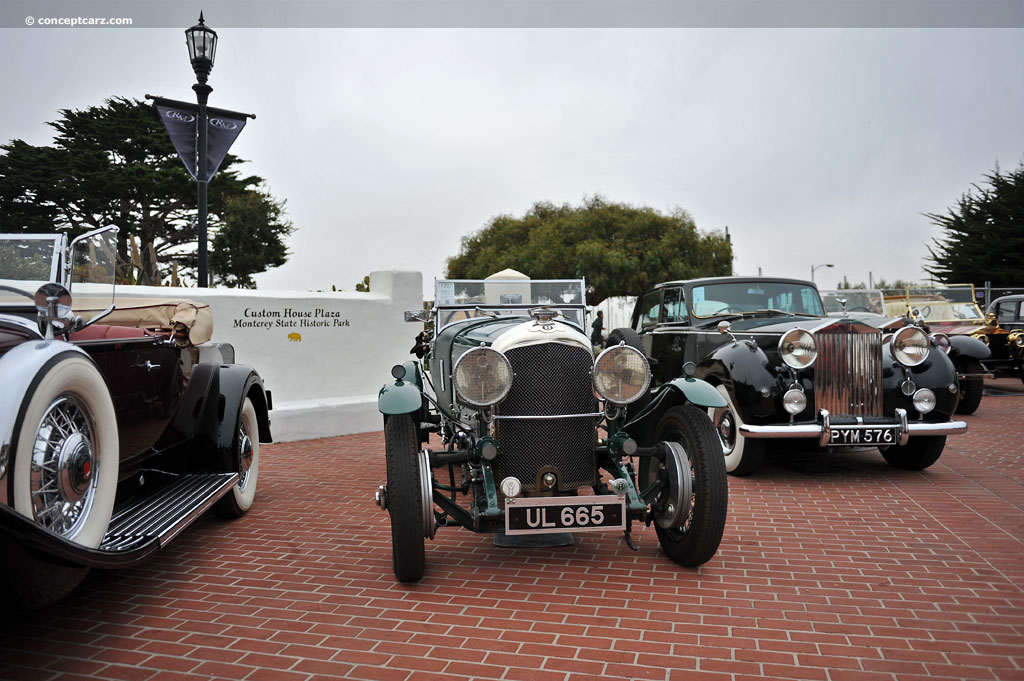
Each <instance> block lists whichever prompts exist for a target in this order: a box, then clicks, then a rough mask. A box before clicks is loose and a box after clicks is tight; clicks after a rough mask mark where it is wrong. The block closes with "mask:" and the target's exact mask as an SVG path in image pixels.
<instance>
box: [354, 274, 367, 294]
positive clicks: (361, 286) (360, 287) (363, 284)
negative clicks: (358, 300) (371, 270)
mask: <svg viewBox="0 0 1024 681" xmlns="http://www.w3.org/2000/svg"><path fill="white" fill-rule="evenodd" d="M356 291H358V292H359V293H369V292H370V275H369V274H367V275H366V276H365V277H363V280H362V281H357V282H356Z"/></svg>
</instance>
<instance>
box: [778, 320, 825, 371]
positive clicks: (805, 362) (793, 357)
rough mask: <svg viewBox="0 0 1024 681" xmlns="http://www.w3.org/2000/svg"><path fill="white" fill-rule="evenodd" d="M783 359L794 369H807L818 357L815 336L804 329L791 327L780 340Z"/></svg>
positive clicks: (780, 351) (780, 352)
mask: <svg viewBox="0 0 1024 681" xmlns="http://www.w3.org/2000/svg"><path fill="white" fill-rule="evenodd" d="M779 354H780V355H781V356H782V361H783V362H785V363H786V364H787V365H788V366H791V367H793V368H794V369H806V368H807V367H809V366H811V365H812V364H814V360H815V359H816V358H817V357H818V346H817V345H815V343H814V336H812V335H811V334H810V333H808V332H807V331H804V330H803V329H790V330H789V331H787V332H786V333H785V334H783V336H782V338H781V339H780V340H779Z"/></svg>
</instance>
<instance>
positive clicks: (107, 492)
mask: <svg viewBox="0 0 1024 681" xmlns="http://www.w3.org/2000/svg"><path fill="white" fill-rule="evenodd" d="M29 393H30V394H29V395H28V396H27V398H26V399H25V402H24V403H23V407H22V409H23V411H22V414H23V416H22V419H21V423H20V424H19V425H18V433H17V435H16V440H15V448H14V462H13V464H14V469H13V471H12V473H11V476H12V482H13V487H14V489H13V496H14V509H15V510H16V511H17V512H18V513H20V514H21V515H23V516H25V517H26V518H28V519H30V520H32V521H33V522H35V523H37V524H39V525H42V526H43V527H46V528H47V529H49V530H50V531H52V532H54V533H55V534H58V535H60V536H62V537H64V538H65V539H68V540H70V541H73V542H75V543H76V544H80V545H81V546H85V547H88V548H92V549H94V548H96V547H98V546H99V545H100V543H101V542H102V541H103V537H104V535H105V534H106V533H107V528H108V526H109V525H110V517H111V514H112V512H113V508H114V497H115V495H116V492H117V478H118V469H119V464H120V451H119V443H118V436H117V417H116V415H115V413H114V404H113V401H112V400H111V399H110V391H109V390H108V389H107V384H106V382H105V381H104V380H103V376H102V375H101V374H100V372H99V370H98V369H97V368H96V366H95V365H94V364H93V363H92V362H91V361H90V360H89V359H88V358H86V357H84V356H82V355H79V354H78V353H73V352H69V353H67V354H66V355H59V356H58V358H57V361H55V362H53V363H52V364H51V365H50V366H49V367H47V368H45V369H44V370H43V371H42V372H41V373H40V376H39V377H38V378H37V379H36V381H35V382H34V384H33V387H31V388H30V389H29ZM3 545H6V548H3V549H2V553H3V554H4V556H5V557H6V563H5V565H6V569H7V571H8V574H7V575H6V577H5V582H6V583H5V585H4V587H3V588H2V592H3V593H2V594H0V601H6V602H7V603H10V604H11V605H14V606H16V607H19V608H41V607H44V606H47V605H50V604H52V603H55V602H57V601H59V600H60V599H62V598H64V597H65V596H67V595H68V594H70V593H71V592H72V591H73V590H74V589H75V588H76V587H77V586H78V585H79V584H80V583H81V582H82V580H83V579H85V576H86V575H87V574H88V572H89V569H88V568H86V567H81V566H77V565H71V564H68V563H64V562H63V561H57V560H51V559H49V558H48V557H45V556H41V555H37V554H36V553H35V552H32V551H30V550H27V549H25V548H23V547H21V546H19V545H17V544H16V543H14V542H9V541H8V540H4V542H3V543H2V544H0V546H3Z"/></svg>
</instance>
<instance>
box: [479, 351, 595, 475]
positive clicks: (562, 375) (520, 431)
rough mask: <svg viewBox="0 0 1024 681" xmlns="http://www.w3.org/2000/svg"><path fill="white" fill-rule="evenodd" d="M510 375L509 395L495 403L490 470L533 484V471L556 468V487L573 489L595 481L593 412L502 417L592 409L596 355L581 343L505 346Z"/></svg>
mask: <svg viewBox="0 0 1024 681" xmlns="http://www.w3.org/2000/svg"><path fill="white" fill-rule="evenodd" d="M505 356H506V357H508V361H509V362H510V363H511V364H512V371H513V376H514V378H513V379H512V389H511V390H509V393H508V396H507V397H506V398H505V399H504V400H503V401H502V402H501V404H499V405H498V406H497V408H496V409H495V416H496V417H497V418H495V421H494V423H495V426H494V428H495V437H496V438H497V440H498V458H496V459H495V460H494V476H495V478H496V479H497V480H498V481H500V480H501V479H503V478H505V477H506V476H509V475H512V476H515V477H516V478H518V479H519V481H520V482H522V483H523V489H525V490H527V491H535V490H536V489H537V472H538V471H540V470H541V469H543V468H549V467H554V468H557V469H558V473H559V478H560V487H561V488H562V489H575V488H577V487H583V486H586V485H593V484H594V483H595V482H596V479H595V478H596V463H595V456H594V446H595V444H596V439H597V434H596V427H597V419H596V418H595V417H593V416H586V417H582V416H579V417H569V418H555V419H502V418H500V417H502V416H554V415H560V414H593V413H594V412H596V411H597V401H596V399H595V398H594V389H593V378H592V375H591V372H592V371H593V367H594V356H593V355H592V354H591V353H590V352H588V351H587V350H586V349H585V348H581V347H577V346H573V345H565V344H563V343H543V344H539V345H527V346H524V347H518V348H512V349H511V350H508V351H506V352H505Z"/></svg>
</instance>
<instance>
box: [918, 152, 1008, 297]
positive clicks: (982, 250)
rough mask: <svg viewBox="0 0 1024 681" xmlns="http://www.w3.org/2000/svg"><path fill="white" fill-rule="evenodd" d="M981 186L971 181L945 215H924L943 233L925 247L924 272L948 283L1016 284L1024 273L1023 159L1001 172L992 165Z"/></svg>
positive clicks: (997, 167)
mask: <svg viewBox="0 0 1024 681" xmlns="http://www.w3.org/2000/svg"><path fill="white" fill-rule="evenodd" d="M985 180H986V181H987V183H986V184H985V185H984V186H978V185H977V184H975V185H973V188H974V191H968V192H967V193H966V194H964V195H963V196H961V197H960V200H959V201H958V202H957V204H956V206H953V207H952V208H949V209H948V211H947V213H946V214H945V215H938V214H935V213H927V214H926V216H927V217H928V218H929V219H931V221H932V222H933V223H935V224H936V225H938V226H939V227H941V228H942V229H943V231H944V232H945V238H942V239H933V241H934V243H935V248H932V247H930V246H929V247H928V253H929V257H928V259H929V260H931V262H932V263H933V264H932V265H931V267H925V268H924V269H925V271H926V272H928V273H929V274H931V275H932V276H934V277H935V278H937V279H939V280H940V281H945V282H949V283H973V284H981V283H983V282H986V281H991V282H992V283H993V284H994V285H996V286H1011V285H1015V284H1018V283H1019V282H1020V279H1021V272H1022V271H1024V162H1022V163H1021V165H1020V166H1019V167H1018V168H1017V169H1016V170H1014V171H1012V172H1010V173H1003V172H1002V171H1000V170H999V166H998V165H997V166H996V169H995V171H994V172H992V173H990V174H989V175H986V176H985Z"/></svg>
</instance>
